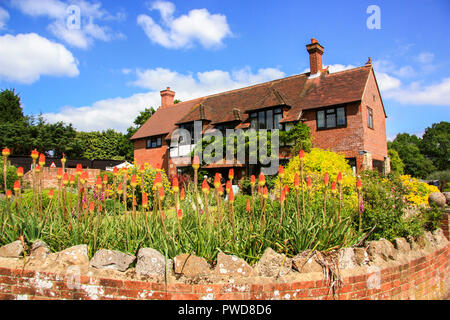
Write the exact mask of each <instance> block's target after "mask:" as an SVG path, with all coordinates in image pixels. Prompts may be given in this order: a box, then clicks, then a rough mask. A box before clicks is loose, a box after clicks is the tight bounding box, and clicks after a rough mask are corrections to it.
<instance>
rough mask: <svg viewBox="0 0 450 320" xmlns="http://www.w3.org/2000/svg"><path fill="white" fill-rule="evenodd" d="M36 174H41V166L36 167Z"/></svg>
mask: <svg viewBox="0 0 450 320" xmlns="http://www.w3.org/2000/svg"><path fill="white" fill-rule="evenodd" d="M36 172H37V173H39V172H41V166H40V165H36Z"/></svg>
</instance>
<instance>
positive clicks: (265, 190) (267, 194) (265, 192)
mask: <svg viewBox="0 0 450 320" xmlns="http://www.w3.org/2000/svg"><path fill="white" fill-rule="evenodd" d="M268 197H269V190H267V186H264V190H263V198H264V199H267V198H268Z"/></svg>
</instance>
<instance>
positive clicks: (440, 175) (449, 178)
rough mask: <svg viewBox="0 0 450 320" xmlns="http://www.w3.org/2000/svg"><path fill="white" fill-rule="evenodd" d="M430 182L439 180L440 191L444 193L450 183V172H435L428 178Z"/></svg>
mask: <svg viewBox="0 0 450 320" xmlns="http://www.w3.org/2000/svg"><path fill="white" fill-rule="evenodd" d="M427 179H428V180H439V190H442V191H444V188H445V186H446V185H447V183H449V182H450V170H445V171H435V172H433V173H432V174H430V175H429V176H428V177H427Z"/></svg>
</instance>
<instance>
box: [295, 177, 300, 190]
mask: <svg viewBox="0 0 450 320" xmlns="http://www.w3.org/2000/svg"><path fill="white" fill-rule="evenodd" d="M294 187H295V189H298V188H299V187H300V180H299V178H298V173H296V174H295V177H294Z"/></svg>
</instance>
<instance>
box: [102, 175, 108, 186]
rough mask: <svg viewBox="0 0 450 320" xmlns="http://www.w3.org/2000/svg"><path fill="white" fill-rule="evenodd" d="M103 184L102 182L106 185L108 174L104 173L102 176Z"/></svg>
mask: <svg viewBox="0 0 450 320" xmlns="http://www.w3.org/2000/svg"><path fill="white" fill-rule="evenodd" d="M103 184H104V185H107V184H108V175H107V174H105V175H104V176H103Z"/></svg>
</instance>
